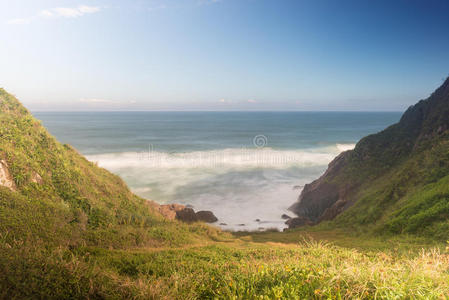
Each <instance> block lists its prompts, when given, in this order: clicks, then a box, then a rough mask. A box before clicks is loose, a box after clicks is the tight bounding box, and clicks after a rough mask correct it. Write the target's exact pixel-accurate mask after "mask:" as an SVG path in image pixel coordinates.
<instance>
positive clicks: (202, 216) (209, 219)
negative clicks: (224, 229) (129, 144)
mask: <svg viewBox="0 0 449 300" xmlns="http://www.w3.org/2000/svg"><path fill="white" fill-rule="evenodd" d="M196 217H197V218H198V220H199V221H203V222H206V223H214V222H217V221H218V219H217V217H216V216H215V215H214V213H213V212H211V211H208V210H201V211H198V212H196Z"/></svg>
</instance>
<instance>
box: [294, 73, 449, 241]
mask: <svg viewBox="0 0 449 300" xmlns="http://www.w3.org/2000/svg"><path fill="white" fill-rule="evenodd" d="M292 210H294V211H295V212H296V213H297V214H299V215H300V216H303V217H308V218H310V219H311V220H312V221H315V222H320V221H323V220H330V219H334V218H335V217H336V218H335V220H334V221H333V222H332V223H331V224H328V225H327V226H332V227H335V226H340V227H351V228H353V229H357V230H362V231H375V232H377V233H392V234H398V233H412V234H420V235H431V236H433V237H435V238H439V239H441V240H446V239H448V238H449V236H448V232H449V78H448V79H447V80H446V81H445V82H444V84H443V85H442V86H441V87H440V88H438V89H437V90H436V91H435V92H434V93H433V94H432V95H431V96H430V97H429V98H428V99H426V100H421V101H420V102H419V103H417V104H416V105H414V106H412V107H410V108H409V109H408V110H407V111H406V112H405V113H404V115H403V116H402V118H401V120H400V121H399V122H398V123H397V124H394V125H392V126H390V127H388V128H387V129H385V130H384V131H382V132H380V133H377V134H373V135H370V136H367V137H365V138H363V139H362V140H360V142H359V143H358V144H357V145H356V147H355V149H354V150H352V151H347V152H344V153H343V154H341V155H340V156H339V157H338V158H336V159H335V160H334V161H333V162H332V163H331V164H330V166H329V169H328V170H327V172H326V173H325V174H324V175H323V176H322V177H321V178H320V179H318V180H317V181H315V182H313V183H312V184H310V185H307V186H306V187H305V188H304V191H303V192H302V194H301V196H300V199H299V202H298V203H296V204H295V205H294V206H293V207H292ZM322 226H325V225H322Z"/></svg>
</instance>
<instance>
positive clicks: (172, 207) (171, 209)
mask: <svg viewBox="0 0 449 300" xmlns="http://www.w3.org/2000/svg"><path fill="white" fill-rule="evenodd" d="M185 208H186V207H185V206H184V205H181V204H164V205H160V206H159V209H158V210H159V213H160V214H161V215H162V216H164V217H165V218H167V219H169V220H174V219H176V212H177V211H180V210H183V209H185Z"/></svg>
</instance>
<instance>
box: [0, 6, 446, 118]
mask: <svg viewBox="0 0 449 300" xmlns="http://www.w3.org/2000/svg"><path fill="white" fill-rule="evenodd" d="M448 30H449V1H445V0H441V1H436V0H429V1H413V0H404V1H393V0H389V1H362V0H356V1H345V0H339V1H337V0H335V1H324V0H310V1H305V0H171V1H169V0H146V1H144V0H127V1H107V0H84V1H81V0H80V1H78V0H70V1H68V0H67V1H65V0H60V1H45V0H43V1H38V0H29V1H24V0H14V1H10V0H8V1H6V0H0V35H1V37H2V45H1V47H0V86H1V87H4V88H5V89H7V90H8V91H9V92H11V93H13V94H15V95H16V96H17V97H19V99H20V100H21V101H22V102H23V103H24V104H25V105H26V106H27V107H29V108H30V109H31V110H404V109H405V108H407V107H408V106H409V105H411V104H414V103H415V102H417V101H418V100H419V99H422V98H426V97H427V96H428V95H429V94H430V93H431V92H432V91H433V90H434V89H435V88H436V87H437V86H439V85H440V84H441V82H442V79H443V78H444V77H445V76H447V75H449V33H448Z"/></svg>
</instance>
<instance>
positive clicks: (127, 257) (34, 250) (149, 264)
mask: <svg viewBox="0 0 449 300" xmlns="http://www.w3.org/2000/svg"><path fill="white" fill-rule="evenodd" d="M156 208H157V204H155V203H152V202H148V201H146V200H144V199H141V198H139V197H137V196H135V195H133V194H132V193H131V192H130V191H129V190H128V188H127V187H126V186H125V185H124V183H123V182H122V180H121V179H120V178H119V177H117V176H115V175H113V174H111V173H109V172H107V171H106V170H104V169H101V168H98V167H97V166H96V165H95V164H93V163H91V162H89V161H87V160H86V159H84V158H83V157H82V156H81V155H79V154H78V153H77V152H76V151H75V150H74V149H73V148H71V147H70V146H68V145H61V144H60V143H58V142H57V141H56V140H55V139H54V138H53V137H52V136H50V135H49V134H48V133H47V131H46V130H45V129H44V128H43V127H42V126H41V124H40V123H39V122H38V121H37V120H35V119H34V118H33V117H32V116H31V115H30V114H29V113H28V111H27V110H26V109H25V108H23V107H22V106H21V105H20V103H19V102H18V101H17V99H15V98H14V97H13V96H11V95H9V94H8V93H6V92H5V91H4V90H2V89H0V299H298V297H299V298H301V299H321V298H323V299H324V298H326V299H354V298H358V299H373V298H385V299H392V298H404V297H405V296H408V297H410V298H426V299H436V298H438V297H440V298H444V295H447V294H449V275H448V274H449V273H448V272H447V266H448V265H449V256H448V255H446V254H445V253H442V251H444V247H441V243H437V244H434V243H433V242H432V243H431V245H436V246H438V247H439V248H434V249H431V250H428V251H421V250H422V247H423V246H426V244H427V241H424V239H420V240H412V239H410V238H406V239H403V240H401V239H394V240H393V239H391V240H389V241H388V243H385V241H380V240H374V239H366V238H358V237H348V236H346V235H345V234H344V232H338V234H337V235H336V232H330V233H326V232H320V233H319V234H320V235H321V237H320V235H315V237H316V238H318V239H326V238H325V236H327V237H332V238H333V239H334V241H335V242H336V243H337V244H340V245H341V246H345V248H344V247H338V246H334V245H330V244H327V243H325V242H315V241H310V240H308V239H306V235H304V234H303V233H301V232H289V233H279V232H276V233H274V232H271V233H270V232H265V233H247V234H246V235H243V236H242V235H240V236H239V235H237V236H238V237H240V239H238V238H234V237H232V236H231V235H230V234H226V233H223V232H221V231H219V230H217V229H213V228H211V227H208V226H206V225H202V224H192V225H187V224H184V223H179V222H177V221H168V220H166V219H163V218H162V217H161V216H160V215H159V214H158V213H157V212H156ZM306 234H307V235H309V234H312V235H313V234H314V233H306ZM323 234H324V237H323ZM336 236H338V238H337V239H335V237H336ZM264 239H265V240H266V241H267V242H263V241H261V240H264ZM252 241H255V242H257V243H255V242H252ZM423 243H424V244H423ZM348 245H349V247H352V246H353V245H357V246H361V245H362V246H363V247H361V248H358V249H348V248H347V247H348ZM427 246H428V245H427ZM390 247H391V248H392V249H393V248H394V250H390V249H389V248H390ZM417 249H418V250H419V252H418V251H417ZM411 250H413V251H411Z"/></svg>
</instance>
